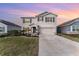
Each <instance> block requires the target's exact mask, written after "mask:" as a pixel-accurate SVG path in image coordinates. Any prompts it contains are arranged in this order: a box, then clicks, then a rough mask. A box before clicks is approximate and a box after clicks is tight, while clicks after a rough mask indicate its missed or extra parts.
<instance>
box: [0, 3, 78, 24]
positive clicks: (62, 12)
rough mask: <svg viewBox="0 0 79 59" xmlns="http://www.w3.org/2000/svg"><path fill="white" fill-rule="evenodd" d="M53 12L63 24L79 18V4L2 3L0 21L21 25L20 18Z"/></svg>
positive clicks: (0, 5) (58, 22) (0, 4)
mask: <svg viewBox="0 0 79 59" xmlns="http://www.w3.org/2000/svg"><path fill="white" fill-rule="evenodd" d="M45 11H48V12H51V13H54V14H56V15H58V17H57V24H61V23H64V22H67V21H70V20H73V19H74V18H78V17H79V3H0V19H4V20H7V21H11V22H14V23H16V24H19V25H21V24H22V19H21V18H20V17H28V16H35V15H38V14H40V13H42V12H45Z"/></svg>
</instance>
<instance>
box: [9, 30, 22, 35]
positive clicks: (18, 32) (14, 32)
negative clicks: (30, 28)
mask: <svg viewBox="0 0 79 59" xmlns="http://www.w3.org/2000/svg"><path fill="white" fill-rule="evenodd" d="M8 35H11V36H19V35H21V31H20V30H11V31H8Z"/></svg>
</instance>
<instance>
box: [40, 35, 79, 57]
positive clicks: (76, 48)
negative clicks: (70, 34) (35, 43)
mask: <svg viewBox="0 0 79 59" xmlns="http://www.w3.org/2000/svg"><path fill="white" fill-rule="evenodd" d="M39 56H79V43H77V42H74V41H71V40H69V39H66V38H64V37H61V36H57V35H40V36H39Z"/></svg>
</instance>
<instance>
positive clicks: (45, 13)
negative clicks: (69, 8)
mask: <svg viewBox="0 0 79 59" xmlns="http://www.w3.org/2000/svg"><path fill="white" fill-rule="evenodd" d="M48 14H53V13H50V12H47V11H46V12H43V13H41V14H38V15H37V16H36V17H39V16H45V15H48ZM53 15H55V16H57V15H56V14H53Z"/></svg>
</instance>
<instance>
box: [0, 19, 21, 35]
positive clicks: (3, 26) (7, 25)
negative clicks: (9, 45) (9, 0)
mask: <svg viewBox="0 0 79 59" xmlns="http://www.w3.org/2000/svg"><path fill="white" fill-rule="evenodd" d="M11 30H21V26H19V25H16V24H14V23H11V22H8V21H5V20H0V35H1V34H5V33H8V31H11Z"/></svg>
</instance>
